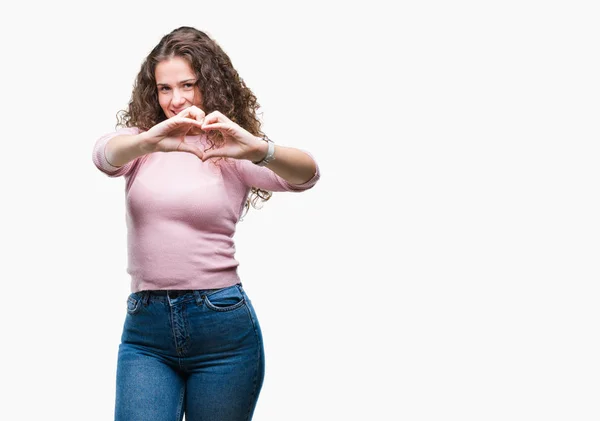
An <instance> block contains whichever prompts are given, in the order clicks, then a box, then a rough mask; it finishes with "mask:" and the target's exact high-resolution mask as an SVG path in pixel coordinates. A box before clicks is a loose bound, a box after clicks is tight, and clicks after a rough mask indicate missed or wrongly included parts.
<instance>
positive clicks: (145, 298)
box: [142, 291, 150, 307]
mask: <svg viewBox="0 0 600 421" xmlns="http://www.w3.org/2000/svg"><path fill="white" fill-rule="evenodd" d="M148 301H150V291H142V303H143V304H144V307H147V306H148Z"/></svg>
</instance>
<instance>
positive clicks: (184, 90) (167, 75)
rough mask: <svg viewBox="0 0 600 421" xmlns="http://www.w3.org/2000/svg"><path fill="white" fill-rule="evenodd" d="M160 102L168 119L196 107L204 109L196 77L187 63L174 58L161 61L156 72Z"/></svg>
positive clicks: (181, 59) (179, 58)
mask: <svg viewBox="0 0 600 421" xmlns="http://www.w3.org/2000/svg"><path fill="white" fill-rule="evenodd" d="M154 77H155V79H156V89H157V91H158V102H159V104H160V107H161V108H162V110H163V111H164V113H165V115H166V116H167V118H171V117H173V116H174V115H176V114H178V113H180V112H181V111H182V110H184V109H185V108H188V107H191V106H192V105H195V106H196V107H198V108H200V109H203V108H202V94H201V93H200V89H199V88H198V86H197V85H196V81H197V78H196V75H195V73H194V71H193V70H192V68H191V66H190V65H189V63H188V62H187V61H185V60H184V59H183V58H181V57H173V58H171V59H169V60H165V61H161V62H160V63H158V64H157V65H156V69H155V71H154Z"/></svg>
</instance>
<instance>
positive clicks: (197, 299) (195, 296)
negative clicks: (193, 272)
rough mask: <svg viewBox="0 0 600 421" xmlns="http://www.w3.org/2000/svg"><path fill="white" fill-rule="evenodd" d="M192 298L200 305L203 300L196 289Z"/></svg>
mask: <svg viewBox="0 0 600 421" xmlns="http://www.w3.org/2000/svg"><path fill="white" fill-rule="evenodd" d="M194 298H195V299H196V304H198V305H202V300H203V299H204V298H203V297H202V295H201V294H200V291H198V290H197V289H195V290H194Z"/></svg>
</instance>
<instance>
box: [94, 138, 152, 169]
mask: <svg viewBox="0 0 600 421" xmlns="http://www.w3.org/2000/svg"><path fill="white" fill-rule="evenodd" d="M148 152H149V151H148V150H147V149H146V147H145V141H144V135H143V133H140V134H137V135H119V136H115V137H113V138H112V139H110V140H109V141H108V143H107V144H106V146H105V148H104V156H105V157H106V160H107V161H108V163H109V164H110V165H112V166H113V167H122V166H123V165H125V164H127V163H128V162H130V161H133V160H134V159H136V158H138V157H140V156H142V155H146V154H147V153H148Z"/></svg>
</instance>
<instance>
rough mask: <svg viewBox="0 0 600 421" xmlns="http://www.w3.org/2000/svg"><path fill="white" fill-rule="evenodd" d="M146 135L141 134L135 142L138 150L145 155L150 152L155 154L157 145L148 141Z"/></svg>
mask: <svg viewBox="0 0 600 421" xmlns="http://www.w3.org/2000/svg"><path fill="white" fill-rule="evenodd" d="M146 133H147V132H141V133H140V134H138V135H136V138H135V141H134V143H135V145H136V146H137V148H138V150H139V151H140V152H141V153H142V154H144V155H145V154H147V153H150V152H154V147H155V146H156V145H155V144H152V143H151V142H149V141H148V136H147V134H146Z"/></svg>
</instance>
